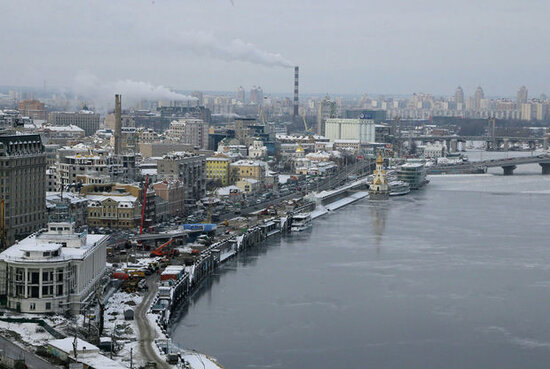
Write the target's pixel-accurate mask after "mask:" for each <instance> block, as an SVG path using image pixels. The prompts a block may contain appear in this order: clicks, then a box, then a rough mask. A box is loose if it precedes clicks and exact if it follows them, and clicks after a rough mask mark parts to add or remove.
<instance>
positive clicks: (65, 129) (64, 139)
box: [42, 124, 85, 146]
mask: <svg viewBox="0 0 550 369" xmlns="http://www.w3.org/2000/svg"><path fill="white" fill-rule="evenodd" d="M84 136H85V132H84V130H83V129H82V128H80V127H77V126H75V125H72V124H71V125H68V126H44V127H43V128H42V137H43V138H44V144H50V145H52V144H55V145H64V146H65V145H75V144H77V143H79V142H81V141H82V139H83V138H84Z"/></svg>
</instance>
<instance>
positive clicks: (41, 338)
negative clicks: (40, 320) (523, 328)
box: [0, 321, 55, 346]
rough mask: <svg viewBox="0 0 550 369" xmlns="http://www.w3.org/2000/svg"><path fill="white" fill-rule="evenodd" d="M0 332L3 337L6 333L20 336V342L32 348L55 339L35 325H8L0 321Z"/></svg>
mask: <svg viewBox="0 0 550 369" xmlns="http://www.w3.org/2000/svg"><path fill="white" fill-rule="evenodd" d="M0 330H1V331H2V334H3V335H6V333H7V332H8V331H12V332H15V333H17V334H18V335H19V336H20V340H21V342H24V343H26V344H29V345H33V346H42V345H44V344H45V343H46V342H47V341H48V340H52V339H55V337H53V336H52V335H51V334H49V333H48V332H47V331H46V330H45V329H44V328H42V327H41V326H39V325H38V324H35V323H9V322H4V321H0ZM8 335H9V334H8ZM14 338H15V337H14Z"/></svg>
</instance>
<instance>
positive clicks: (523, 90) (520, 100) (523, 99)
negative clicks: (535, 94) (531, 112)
mask: <svg viewBox="0 0 550 369" xmlns="http://www.w3.org/2000/svg"><path fill="white" fill-rule="evenodd" d="M527 97H528V91H527V87H525V86H521V87H520V88H519V90H518V94H517V96H516V103H517V104H518V105H521V104H525V103H527Z"/></svg>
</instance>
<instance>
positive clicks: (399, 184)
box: [389, 181, 411, 196]
mask: <svg viewBox="0 0 550 369" xmlns="http://www.w3.org/2000/svg"><path fill="white" fill-rule="evenodd" d="M389 187H390V196H401V195H406V194H408V193H409V192H411V186H409V184H408V183H407V182H403V181H391V182H390V183H389Z"/></svg>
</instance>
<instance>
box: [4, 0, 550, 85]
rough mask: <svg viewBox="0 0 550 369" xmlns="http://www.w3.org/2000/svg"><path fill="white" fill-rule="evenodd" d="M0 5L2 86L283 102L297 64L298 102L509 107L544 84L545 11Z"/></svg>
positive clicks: (435, 5)
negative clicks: (401, 98) (254, 96)
mask: <svg viewBox="0 0 550 369" xmlns="http://www.w3.org/2000/svg"><path fill="white" fill-rule="evenodd" d="M4 2H5V3H6V4H5V6H4V8H5V15H6V17H5V19H6V21H5V22H4V23H3V24H2V25H1V26H0V30H2V31H3V33H5V34H10V35H12V37H9V38H6V39H5V40H4V41H3V42H2V45H3V46H4V48H5V49H6V50H15V49H17V50H18V53H17V54H12V55H10V57H9V58H7V60H6V61H5V63H4V66H5V67H4V68H3V71H2V72H0V84H2V85H30V86H41V85H42V84H43V83H44V81H45V82H46V83H47V84H48V85H51V86H60V87H71V86H74V85H76V84H77V83H76V81H77V79H78V76H79V75H81V74H82V73H89V74H91V75H93V76H96V78H97V79H98V80H99V81H100V83H105V82H109V83H111V82H112V81H135V82H140V81H144V82H148V83H150V84H151V85H152V86H159V85H162V86H167V87H169V88H174V89H178V90H227V91H233V90H235V89H236V88H237V87H238V86H239V85H243V86H244V85H246V86H251V85H254V84H255V85H260V86H262V87H263V88H264V90H265V91H273V92H274V93H287V91H290V90H291V89H292V80H293V74H292V69H291V68H290V67H291V66H294V65H298V66H300V67H301V72H302V73H301V84H300V85H301V92H302V93H306V94H307V93H319V94H323V93H330V94H363V93H369V94H373V93H374V94H396V95H403V94H410V93H413V92H414V91H426V92H428V93H431V94H434V95H449V94H451V93H452V91H453V90H454V89H455V88H456V86H458V85H460V86H462V88H463V89H464V91H465V93H466V94H467V95H468V91H472V90H475V88H476V87H477V86H479V85H481V86H483V88H484V90H485V92H486V94H487V96H515V94H516V92H517V89H518V88H519V87H520V86H521V85H526V86H530V87H529V92H530V94H531V96H538V95H540V94H541V93H545V92H547V91H546V86H545V85H544V82H543V81H544V80H545V79H547V78H548V77H550V76H549V73H550V72H548V71H547V70H546V68H545V67H544V65H545V64H546V63H545V61H546V60H548V55H547V54H546V53H545V51H544V49H543V48H534V47H532V46H533V42H534V40H533V37H532V36H531V35H530V32H528V30H529V29H531V28H530V27H531V24H536V27H535V28H536V30H537V32H538V33H543V32H544V31H545V30H546V28H548V26H547V25H546V23H545V22H544V19H543V17H544V14H545V10H547V9H548V6H547V5H544V4H534V5H531V6H529V8H527V7H525V6H524V4H523V3H521V2H519V1H512V2H507V3H506V4H502V3H501V2H496V1H489V2H485V3H484V4H476V3H474V2H473V1H465V2H461V3H459V4H458V3H457V4H451V5H448V4H441V3H439V2H435V1H426V2H423V3H420V4H418V3H415V4H409V3H406V2H404V1H398V2H396V3H395V4H391V5H390V4H378V3H368V4H364V3H362V2H355V1H346V2H344V3H342V2H339V3H337V2H333V1H324V2H309V1H308V2H300V3H294V2H288V1H279V2H276V3H268V2H257V1H256V2H254V1H250V0H238V1H234V4H232V2H230V1H219V2H212V3H204V2H201V3H186V4H181V3H177V2H172V1H143V2H130V1H122V2H117V3H116V4H115V3H112V4H111V3H109V2H99V3H95V4H72V3H70V2H67V1H64V0H58V1H55V2H54V3H49V4H41V3H35V2H32V1H23V2H18V3H10V2H6V1H4ZM53 9H55V10H53ZM517 14H521V15H522V17H518V16H517ZM23 15H24V16H23ZM527 20H529V22H527ZM358 25H359V30H360V32H357V30H358ZM317 40H322V41H317ZM510 44H514V48H515V51H514V52H513V53H510V52H509V51H510V50H509V45H510ZM20 45H25V47H24V48H21V47H20ZM527 51H528V52H527ZM524 55H529V56H530V57H529V58H525V57H524ZM287 67H288V68H287ZM114 85H116V83H114ZM109 92H111V91H109ZM112 92H114V91H112Z"/></svg>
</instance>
